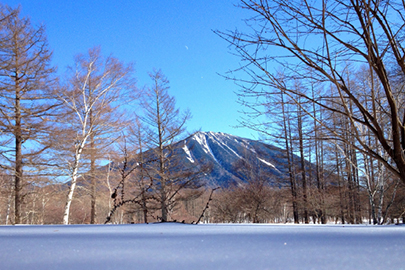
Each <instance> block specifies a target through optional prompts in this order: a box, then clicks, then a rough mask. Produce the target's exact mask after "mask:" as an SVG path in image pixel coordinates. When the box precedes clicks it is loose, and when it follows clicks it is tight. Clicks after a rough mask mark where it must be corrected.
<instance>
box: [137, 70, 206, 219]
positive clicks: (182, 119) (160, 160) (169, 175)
mask: <svg viewBox="0 0 405 270" xmlns="http://www.w3.org/2000/svg"><path fill="white" fill-rule="evenodd" d="M150 77H151V79H152V80H153V85H152V86H151V87H149V88H147V89H146V93H145V94H144V99H143V101H142V104H141V105H142V107H143V109H144V114H143V115H142V116H141V117H140V119H141V120H142V121H143V123H145V124H146V125H147V127H145V131H146V137H147V139H148V148H149V149H151V151H149V153H148V154H146V153H145V158H146V159H147V160H156V162H151V163H148V165H147V167H146V168H145V169H147V170H148V173H149V175H151V176H152V178H153V180H154V185H153V186H154V188H155V192H156V196H155V199H156V200H157V201H158V204H159V209H160V212H161V217H160V219H161V221H163V222H165V221H168V213H169V210H170V209H171V208H172V207H173V205H174V203H175V198H176V196H177V195H178V193H179V191H180V190H182V189H186V188H199V187H200V183H199V182H198V176H199V175H198V174H199V172H195V171H192V170H187V169H185V168H184V164H182V163H181V162H180V161H179V159H178V155H177V153H176V151H175V147H174V142H175V141H176V140H179V139H180V138H181V136H182V134H183V133H184V131H185V124H186V122H187V120H188V119H189V118H190V113H189V112H188V111H186V112H185V113H184V114H183V115H181V114H180V111H179V110H178V109H177V108H176V107H175V99H174V98H173V97H171V96H170V95H169V93H168V89H169V86H168V84H169V82H168V80H167V78H166V77H165V76H164V75H163V73H162V72H161V71H160V70H159V71H154V72H153V73H151V74H150ZM146 155H147V156H146Z"/></svg>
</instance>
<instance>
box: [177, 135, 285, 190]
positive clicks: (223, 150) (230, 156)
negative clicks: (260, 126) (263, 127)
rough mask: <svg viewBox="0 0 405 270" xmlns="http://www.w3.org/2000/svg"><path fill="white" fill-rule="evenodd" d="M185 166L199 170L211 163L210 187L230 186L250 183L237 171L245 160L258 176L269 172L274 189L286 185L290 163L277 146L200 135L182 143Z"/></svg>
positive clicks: (244, 139) (208, 181)
mask: <svg viewBox="0 0 405 270" xmlns="http://www.w3.org/2000/svg"><path fill="white" fill-rule="evenodd" d="M178 145H179V147H180V146H181V148H182V149H183V150H182V151H179V152H180V153H181V155H184V156H183V158H184V164H187V166H199V165H200V164H203V163H208V164H210V165H211V166H212V171H211V173H210V174H209V175H207V176H206V179H205V180H206V181H207V183H208V184H209V185H215V186H229V185H232V184H240V183H243V182H246V181H248V179H247V177H246V176H244V175H243V173H241V172H240V170H239V171H238V170H237V168H236V167H235V164H236V162H238V161H239V160H241V159H244V160H246V161H248V162H249V164H251V165H252V166H253V168H254V170H256V171H257V172H259V171H261V172H266V175H268V177H269V178H270V181H271V182H272V184H274V185H280V184H282V183H284V182H285V176H286V175H287V167H286V164H287V159H286V156H285V152H284V151H283V150H282V149H280V148H278V147H275V146H272V145H268V144H264V143H262V142H259V141H255V140H250V139H246V138H241V137H237V136H233V135H229V134H225V133H215V132H197V133H195V134H193V135H191V136H190V137H188V138H187V139H185V140H183V141H181V142H178Z"/></svg>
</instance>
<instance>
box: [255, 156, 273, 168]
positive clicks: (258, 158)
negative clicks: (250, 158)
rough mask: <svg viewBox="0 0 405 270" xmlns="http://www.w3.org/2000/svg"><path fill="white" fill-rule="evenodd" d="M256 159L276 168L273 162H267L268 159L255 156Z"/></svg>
mask: <svg viewBox="0 0 405 270" xmlns="http://www.w3.org/2000/svg"><path fill="white" fill-rule="evenodd" d="M257 159H258V160H260V161H261V162H263V163H264V164H266V165H267V166H270V167H273V168H276V167H275V166H274V165H273V164H271V163H270V162H268V161H266V160H264V159H261V158H257Z"/></svg>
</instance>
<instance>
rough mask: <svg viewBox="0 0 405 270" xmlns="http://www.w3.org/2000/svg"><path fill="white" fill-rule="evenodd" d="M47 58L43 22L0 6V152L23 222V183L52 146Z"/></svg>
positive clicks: (16, 213) (50, 77) (16, 220)
mask: <svg viewBox="0 0 405 270" xmlns="http://www.w3.org/2000/svg"><path fill="white" fill-rule="evenodd" d="M50 61H51V52H50V50H49V49H48V43H47V40H46V35H45V29H44V27H43V26H39V27H34V26H32V25H31V22H30V20H29V19H28V18H21V16H20V10H19V9H12V8H10V7H4V6H1V7H0V90H1V91H0V129H1V139H2V142H1V146H0V147H1V150H0V151H1V156H2V167H3V169H5V172H6V173H8V174H11V175H13V177H14V185H13V193H14V221H13V222H14V224H18V223H21V222H22V220H21V206H22V204H23V200H24V196H25V194H23V193H22V188H23V187H24V186H25V185H27V184H28V183H29V179H30V177H31V176H32V175H34V174H36V175H39V174H41V173H43V169H44V166H46V165H47V161H46V160H42V159H41V155H43V154H44V153H45V152H46V151H47V149H49V147H50V141H49V140H48V134H49V133H51V132H52V131H51V130H52V128H51V126H50V125H49V120H50V119H51V118H52V117H53V115H54V110H55V108H56V106H57V102H56V101H55V100H54V99H53V98H52V95H51V91H52V90H53V89H52V88H53V86H54V80H55V76H54V71H55V69H54V68H52V67H51V66H50ZM23 145H27V147H25V148H24V147H23Z"/></svg>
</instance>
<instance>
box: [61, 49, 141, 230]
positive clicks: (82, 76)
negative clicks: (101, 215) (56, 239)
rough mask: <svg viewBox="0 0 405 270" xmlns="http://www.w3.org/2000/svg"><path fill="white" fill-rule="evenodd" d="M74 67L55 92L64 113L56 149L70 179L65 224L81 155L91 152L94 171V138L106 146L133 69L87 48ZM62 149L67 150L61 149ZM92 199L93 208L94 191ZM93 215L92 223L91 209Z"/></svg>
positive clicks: (78, 172)
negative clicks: (61, 87) (85, 53)
mask: <svg viewBox="0 0 405 270" xmlns="http://www.w3.org/2000/svg"><path fill="white" fill-rule="evenodd" d="M75 64H76V66H75V69H70V72H71V75H70V79H69V81H68V82H67V84H66V86H65V88H64V89H63V91H61V92H59V93H58V98H59V99H60V100H61V101H63V103H64V105H65V106H64V107H65V111H66V117H65V119H63V121H64V122H63V123H62V125H61V128H62V130H63V129H65V131H64V132H65V133H66V135H65V136H64V137H65V139H64V140H61V139H60V138H59V141H60V143H59V146H60V149H62V150H64V151H63V153H64V154H65V155H64V156H63V158H64V160H65V161H66V164H67V166H68V168H67V169H68V175H69V178H70V188H69V192H68V195H67V199H66V206H65V212H64V217H63V223H64V224H68V223H69V212H70V205H71V203H72V199H73V193H74V190H75V187H76V184H77V179H78V177H79V175H80V173H84V170H83V169H85V168H83V166H82V165H83V164H82V163H81V162H82V158H83V154H85V152H86V150H87V151H89V152H90V153H91V155H90V159H91V161H90V163H91V165H90V170H93V171H94V170H95V158H96V156H95V154H94V152H93V151H94V150H95V141H96V138H97V137H98V138H99V140H101V139H104V145H105V144H108V141H109V140H108V139H107V138H106V137H103V135H105V133H107V132H111V130H112V129H114V128H115V129H116V128H117V125H115V122H116V120H111V115H112V114H113V112H114V111H116V109H117V106H118V105H119V104H118V100H119V98H120V97H121V94H122V92H123V91H124V90H126V89H127V88H129V87H133V85H132V83H133V81H132V78H131V72H132V66H131V65H128V66H126V65H124V64H123V63H121V62H120V61H119V60H118V59H116V58H114V57H111V56H110V57H106V58H103V57H102V55H101V52H100V48H98V47H96V48H92V49H90V50H89V51H88V54H87V55H78V56H77V57H76V58H75ZM114 121H115V122H114ZM114 131H116V130H114ZM65 146H66V147H67V148H65V149H63V147H65ZM80 169H81V170H80ZM87 169H88V167H87ZM93 185H94V182H93ZM92 200H93V202H92V206H93V207H95V188H93V193H92ZM92 213H93V218H92V220H93V221H94V215H95V212H94V210H93V211H92Z"/></svg>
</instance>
